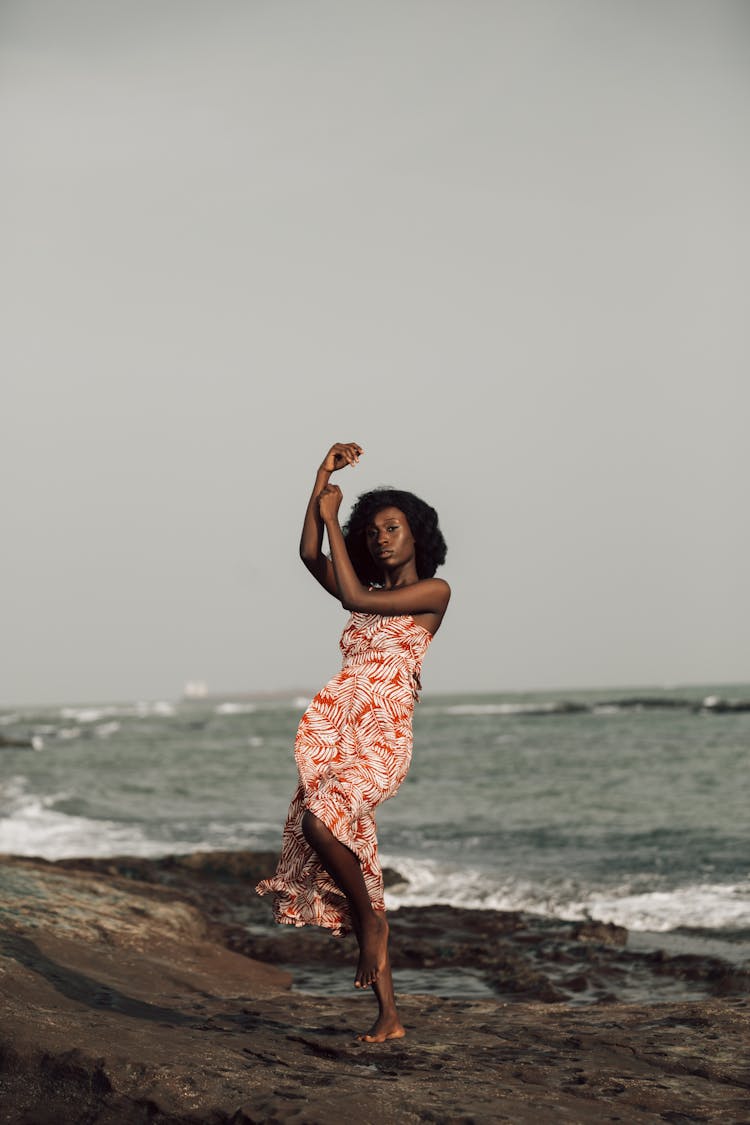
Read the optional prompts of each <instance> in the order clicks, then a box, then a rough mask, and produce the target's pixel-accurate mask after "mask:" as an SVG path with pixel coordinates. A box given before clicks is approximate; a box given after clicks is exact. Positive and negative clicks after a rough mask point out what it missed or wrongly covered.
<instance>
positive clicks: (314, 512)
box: [299, 441, 363, 598]
mask: <svg viewBox="0 0 750 1125" xmlns="http://www.w3.org/2000/svg"><path fill="white" fill-rule="evenodd" d="M362 452H363V450H362V447H361V446H360V445H357V443H356V442H355V441H349V442H336V444H335V445H332V446H331V448H330V449H329V450H328V452H327V453H326V455H325V457H324V458H323V461H322V462H321V465H320V468H319V469H318V472H317V474H316V476H315V484H314V485H313V490H312V493H311V495H310V499H309V501H308V504H307V510H306V512H305V519H304V521H303V524H302V535H301V536H300V541H299V554H300V558H301V559H302V561H303V563H304V564H305V566H306V567H307V569H308V570H309V571H310V573H311V574H312V576H313V578H316V579H317V580H318V582H320V584H321V586H322V587H323V588H324V589H325V590H327V591H328V593H329V594H332V595H333V596H334V598H338V596H339V589H338V584H337V582H336V574H335V571H334V569H333V564H332V563H331V560H330V559H329V558H326V556H325V555H324V554H323V521H322V519H321V518H320V510H319V507H318V497H319V496H320V493H321V492H322V490H323V489H324V488H325V486H326V485H327V484H328V481H329V480H330V477H331V473H334V472H336V470H337V469H343V468H344V467H345V466H346V465H356V464H357V462H358V461H359V458H360V456H361V455H362Z"/></svg>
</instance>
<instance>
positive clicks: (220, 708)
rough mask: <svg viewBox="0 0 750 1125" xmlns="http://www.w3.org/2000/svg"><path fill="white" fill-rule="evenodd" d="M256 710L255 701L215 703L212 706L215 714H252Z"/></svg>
mask: <svg viewBox="0 0 750 1125" xmlns="http://www.w3.org/2000/svg"><path fill="white" fill-rule="evenodd" d="M257 710H258V705H257V703H230V702H227V703H217V705H216V707H215V708H214V711H215V713H216V714H217V715H252V713H253V711H257Z"/></svg>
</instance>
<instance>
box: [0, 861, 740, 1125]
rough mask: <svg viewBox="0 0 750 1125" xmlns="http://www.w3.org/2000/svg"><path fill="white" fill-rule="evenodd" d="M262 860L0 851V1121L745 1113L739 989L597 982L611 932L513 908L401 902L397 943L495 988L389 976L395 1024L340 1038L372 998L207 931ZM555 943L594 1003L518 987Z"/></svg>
mask: <svg viewBox="0 0 750 1125" xmlns="http://www.w3.org/2000/svg"><path fill="white" fill-rule="evenodd" d="M258 863H260V865H261V866H262V863H263V861H259V860H258V859H257V857H254V858H252V857H249V856H244V857H237V858H233V859H229V858H226V859H221V858H220V857H218V856H214V858H213V859H211V860H198V859H194V858H193V859H189V858H186V857H183V858H181V859H179V860H175V859H173V860H171V861H167V860H164V861H159V862H158V863H157V864H152V865H151V866H149V865H148V864H147V862H146V861H125V860H122V861H120V860H117V861H96V862H93V861H89V862H87V863H81V861H75V862H74V861H67V862H66V864H45V863H43V862H42V861H29V860H17V859H15V860H14V859H4V860H2V859H0V903H1V904H2V926H3V929H2V941H1V942H0V982H1V984H2V991H3V1004H2V1007H1V1008H0V1102H1V1104H2V1111H1V1115H0V1119H1V1120H2V1121H3V1123H4V1125H63V1123H64V1125H84V1123H85V1125H136V1123H137V1125H145V1122H152V1123H157V1125H202V1123H206V1125H209V1123H210V1125H230V1123H231V1125H249V1123H250V1122H274V1123H287V1122H288V1123H292V1122H297V1123H300V1125H301V1123H302V1122H304V1123H307V1125H330V1123H331V1122H334V1121H339V1120H349V1119H351V1118H355V1119H356V1120H357V1121H358V1122H360V1123H361V1125H392V1123H393V1122H395V1121H398V1122H399V1125H401V1123H405V1125H416V1123H421V1122H433V1123H434V1122H446V1123H447V1122H469V1121H493V1122H494V1121H498V1122H500V1121H509V1122H513V1123H514V1125H515V1123H518V1125H539V1123H540V1122H544V1121H571V1122H578V1123H581V1125H589V1123H591V1125H593V1123H594V1122H596V1123H597V1125H598V1123H600V1122H602V1121H607V1120H621V1121H626V1122H628V1125H630V1123H633V1125H638V1123H640V1122H644V1123H645V1122H653V1121H660V1120H661V1121H679V1120H686V1121H687V1120H693V1121H695V1120H701V1121H708V1122H722V1123H723V1122H735V1121H736V1122H740V1121H743V1120H746V1119H747V1109H748V1104H750V1103H749V1100H748V1099H749V1096H750V1069H749V1068H748V1065H747V1059H748V1058H749V1057H750V1010H749V1008H748V1002H747V999H746V998H745V997H744V996H742V997H740V996H737V997H733V998H728V999H723V1000H715V999H714V1000H698V1001H695V1002H685V1003H680V1004H662V1005H651V1004H633V1005H627V1004H621V1003H612V1002H609V1001H607V999H606V989H605V988H604V987H603V986H600V985H598V984H597V981H596V979H594V978H595V977H596V976H597V974H599V975H600V976H601V979H602V980H605V979H606V973H607V964H608V961H607V958H610V959H612V958H616V957H623V956H625V955H626V952H627V951H626V950H623V949H622V948H620V947H617V946H611V945H606V944H602V945H597V944H592V943H591V942H580V941H577V940H576V939H575V937H573V936H572V934H571V927H570V926H567V927H566V926H564V925H563V926H555V925H542V926H540V927H537V925H536V922H535V921H534V920H527V919H524V918H523V917H522V916H519V915H511V916H507V917H506V916H497V917H495V916H494V915H493V912H491V911H486V912H485V911H478V912H471V911H469V912H461V911H455V912H454V911H450V910H445V909H442V908H441V909H436V910H435V912H434V913H433V914H432V915H430V909H431V908H426V911H427V913H424V914H421V915H419V914H416V915H415V914H414V913H413V912H406V913H405V915H404V918H403V919H402V926H401V931H402V938H403V945H404V948H403V950H402V954H403V956H409V957H412V958H416V959H417V960H422V961H424V960H426V959H433V958H434V959H435V961H436V963H440V959H441V957H444V958H447V959H449V960H450V959H453V960H456V959H459V958H461V957H468V956H470V955H471V956H474V957H480V958H483V963H484V964H485V965H486V966H487V972H488V973H495V974H496V975H497V976H498V977H499V978H502V979H503V982H504V983H503V988H506V987H507V988H508V989H509V991H510V992H511V993H512V995H513V996H514V999H513V1002H512V1003H511V1002H505V1001H504V1000H493V999H483V1000H459V999H454V1000H446V999H441V998H439V997H436V996H429V995H414V996H402V997H400V998H399V1005H400V1010H401V1014H402V1019H403V1021H404V1025H405V1027H406V1029H407V1037H406V1039H401V1040H393V1041H391V1042H388V1043H384V1044H379V1045H376V1046H369V1045H365V1044H363V1043H361V1042H358V1041H357V1039H356V1033H357V1032H359V1031H361V1030H363V1029H366V1028H367V1026H368V1025H369V1023H370V1022H371V1020H372V1016H373V1012H374V1004H373V1000H372V998H371V997H370V996H368V995H367V994H364V995H363V994H359V993H354V991H353V994H352V996H351V998H343V997H330V996H304V995H302V994H300V993H295V992H292V991H290V990H289V976H288V974H286V973H283V972H281V971H280V970H279V969H278V968H275V967H274V966H270V965H264V964H260V963H258V962H257V961H253V960H251V959H249V958H248V957H246V956H242V955H239V954H237V953H235V952H232V951H231V950H229V949H227V947H226V945H225V944H224V943H223V941H221V940H220V937H221V935H222V934H223V933H224V932H225V931H224V927H225V926H227V925H230V923H231V926H234V927H235V928H237V929H241V927H240V926H239V924H238V922H237V918H238V917H240V916H243V917H245V918H250V917H252V918H255V919H256V920H257V918H258V917H261V915H258V914H257V913H256V914H254V913H253V911H254V910H255V907H254V906H253V907H250V906H249V905H248V902H249V900H248V899H247V896H248V894H249V893H250V888H251V886H252V884H253V882H254V880H255V877H256V865H257V864H258ZM105 864H106V867H105V866H104V865H105ZM126 869H128V870H129V871H130V874H129V875H127V876H126V875H124V874H123V871H124V870H126ZM251 873H252V874H251ZM248 875H250V878H249V879H248ZM247 884H250V886H249V887H248V886H247ZM243 887H244V891H243V889H242V888H243ZM222 901H225V902H226V903H227V905H226V906H225V908H224V913H221V911H220V910H219V907H220V905H221V903H222ZM261 901H262V900H261ZM201 904H202V905H201ZM243 912H244V913H243ZM399 914H401V912H398V914H395V915H394V919H395V918H397V917H398V915H399ZM477 915H483V916H486V917H484V920H482V918H480V917H477ZM232 920H233V921H232ZM255 924H256V922H251V923H249V925H255ZM421 924H423V925H424V931H425V934H424V935H423V936H422V937H421V938H420V937H419V936H418V931H419V927H420V925H421ZM478 927H479V928H478ZM298 933H300V931H293V932H292V938H294V936H295V935H296V934H298ZM302 933H304V931H302ZM323 936H324V937H326V942H327V947H328V948H337V947H338V948H341V947H343V943H340V942H339V943H337V942H335V941H332V939H330V938H327V936H326V935H323ZM516 941H517V944H513V943H514V942H516ZM556 944H557V945H562V946H563V947H564V948H565V949H566V950H574V949H578V950H580V951H582V952H583V951H585V952H587V953H589V954H592V955H593V959H592V961H591V965H592V968H591V969H590V970H589V971H588V972H587V974H586V975H587V978H588V984H589V988H590V990H593V993H594V996H593V998H594V999H595V1000H598V1001H599V1003H595V1004H588V1005H586V1006H579V1007H573V1006H571V1005H570V1004H568V1003H559V1002H558V1003H554V1002H553V1003H552V1004H550V1003H549V1002H540V1001H539V1000H534V1001H528V1000H522V999H520V998H519V997H520V996H521V995H523V988H524V985H525V987H526V991H527V992H528V990H530V989H537V990H543V989H546V988H548V987H552V988H553V989H555V988H558V987H559V986H558V984H556V983H551V981H552V978H551V974H550V973H549V972H548V971H547V969H546V968H540V966H541V965H544V966H548V965H558V967H559V968H560V971H561V972H564V973H565V974H567V980H568V985H569V987H570V988H572V989H573V990H574V991H575V990H576V989H577V988H578V985H577V984H575V974H571V972H570V962H569V961H564V962H559V961H554V959H553V958H552V957H551V956H550V950H551V949H552V948H554V947H555V945H556ZM441 950H442V952H441ZM676 960H678V959H675V958H672V959H671V961H672V962H673V961H676ZM639 963H642V964H645V965H648V966H649V970H650V971H652V970H653V966H654V964H657V962H653V964H652V963H651V961H649V960H648V958H642V959H641V962H639ZM669 964H670V959H662V960H661V961H659V962H658V965H659V966H660V967H661V968H662V969H663V968H664V967H665V966H667V965H669ZM680 964H682V962H680ZM672 967H674V966H673V965H672ZM682 967H683V969H684V968H685V966H684V965H683V966H682ZM621 971H623V972H624V970H621ZM688 984H689V986H690V987H692V986H693V982H692V981H691V980H688ZM695 984H696V986H697V984H698V982H695Z"/></svg>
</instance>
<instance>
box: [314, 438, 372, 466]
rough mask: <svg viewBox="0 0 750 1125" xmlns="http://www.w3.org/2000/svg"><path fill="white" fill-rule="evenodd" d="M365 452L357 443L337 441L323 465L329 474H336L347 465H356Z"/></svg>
mask: <svg viewBox="0 0 750 1125" xmlns="http://www.w3.org/2000/svg"><path fill="white" fill-rule="evenodd" d="M363 452H364V450H363V449H362V446H361V445H358V444H357V442H356V441H337V442H336V443H335V444H334V445H332V446H331V448H330V449H329V450H328V453H327V454H326V457H325V459H324V461H323V464H324V466H325V467H326V469H328V471H329V472H335V471H336V469H343V468H344V466H346V465H356V464H357V462H358V461H359V459H360V457H361V456H362V453H363Z"/></svg>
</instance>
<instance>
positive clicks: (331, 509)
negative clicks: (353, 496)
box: [318, 484, 344, 523]
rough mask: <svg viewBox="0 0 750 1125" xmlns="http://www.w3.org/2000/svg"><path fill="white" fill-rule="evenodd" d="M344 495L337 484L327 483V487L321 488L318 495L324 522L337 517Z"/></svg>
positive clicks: (321, 516)
mask: <svg viewBox="0 0 750 1125" xmlns="http://www.w3.org/2000/svg"><path fill="white" fill-rule="evenodd" d="M343 495H344V494H343V492H342V491H341V489H340V488H339V486H338V485H337V484H327V485H326V486H325V488H323V489H321V492H320V494H319V496H318V508H319V510H320V518H321V519H322V521H323V523H327V522H328V521H329V520H335V519H336V518H337V516H338V511H339V508H340V507H341V501H342V499H343Z"/></svg>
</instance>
